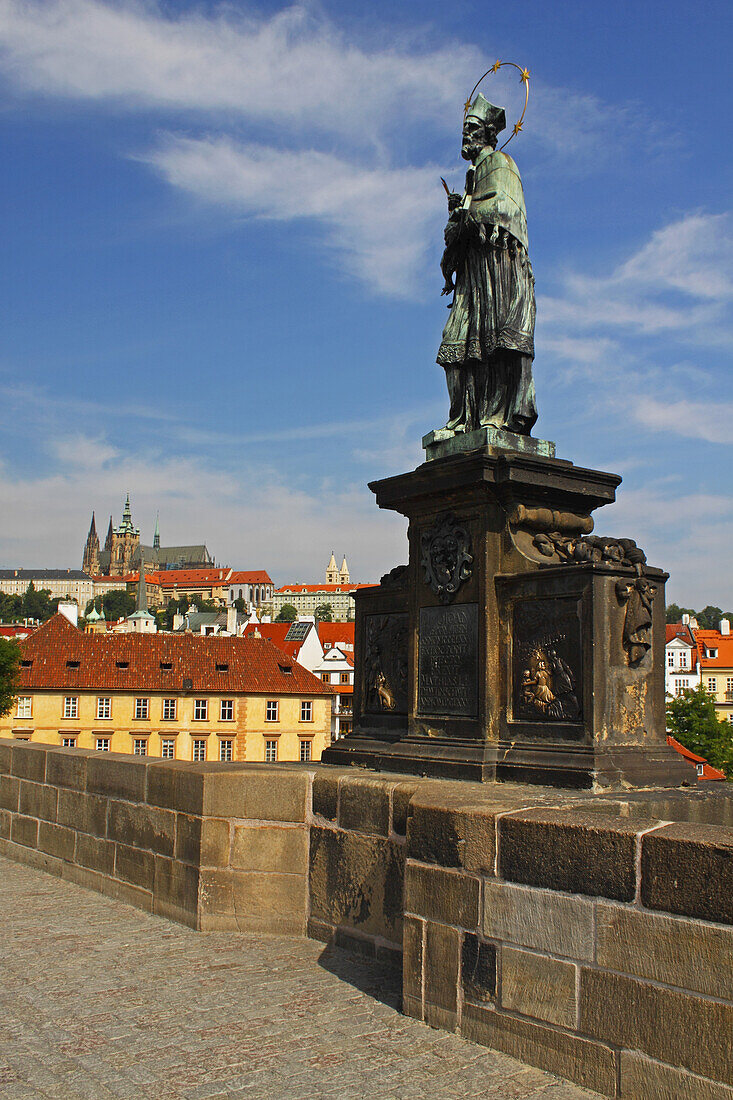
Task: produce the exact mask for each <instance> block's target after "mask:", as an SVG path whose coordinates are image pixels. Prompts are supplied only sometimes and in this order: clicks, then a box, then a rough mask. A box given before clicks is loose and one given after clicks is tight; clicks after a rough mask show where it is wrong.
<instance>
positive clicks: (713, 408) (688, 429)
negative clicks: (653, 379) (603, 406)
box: [631, 394, 733, 443]
mask: <svg viewBox="0 0 733 1100" xmlns="http://www.w3.org/2000/svg"><path fill="white" fill-rule="evenodd" d="M631 413H632V415H633V417H634V419H635V420H638V422H639V423H640V424H643V425H644V426H645V427H646V428H651V429H652V430H653V431H671V432H675V433H676V434H677V435H682V436H687V437H688V438H689V439H703V440H705V441H706V442H708V443H733V402H731V401H691V400H688V399H686V398H681V399H680V400H676V401H669V402H665V401H660V400H658V399H657V398H654V397H648V396H645V395H643V394H640V395H638V396H637V397H636V398H635V399H634V401H633V402H632V403H631Z"/></svg>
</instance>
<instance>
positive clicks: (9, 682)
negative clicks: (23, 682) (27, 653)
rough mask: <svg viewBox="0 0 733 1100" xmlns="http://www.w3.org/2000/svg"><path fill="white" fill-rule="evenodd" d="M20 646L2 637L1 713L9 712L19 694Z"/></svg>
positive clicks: (0, 645) (0, 673)
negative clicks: (17, 690)
mask: <svg viewBox="0 0 733 1100" xmlns="http://www.w3.org/2000/svg"><path fill="white" fill-rule="evenodd" d="M19 662H20V647H19V646H18V644H17V642H14V641H11V640H10V638H0V715H2V714H7V713H8V711H9V710H10V709H11V707H12V705H13V700H14V699H15V696H16V694H17V692H16V689H17V686H18V666H19Z"/></svg>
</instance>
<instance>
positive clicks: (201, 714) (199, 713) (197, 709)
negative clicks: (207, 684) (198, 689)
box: [193, 699, 209, 722]
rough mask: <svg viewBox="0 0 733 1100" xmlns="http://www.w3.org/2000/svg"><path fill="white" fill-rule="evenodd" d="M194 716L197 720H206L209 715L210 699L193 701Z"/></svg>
mask: <svg viewBox="0 0 733 1100" xmlns="http://www.w3.org/2000/svg"><path fill="white" fill-rule="evenodd" d="M193 717H194V720H195V721H196V722H205V721H206V719H207V718H208V717H209V700H208V699H194V701H193Z"/></svg>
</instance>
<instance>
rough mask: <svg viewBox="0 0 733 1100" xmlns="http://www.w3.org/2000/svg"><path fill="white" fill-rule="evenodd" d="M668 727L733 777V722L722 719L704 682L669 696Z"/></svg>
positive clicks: (688, 747)
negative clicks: (732, 724)
mask: <svg viewBox="0 0 733 1100" xmlns="http://www.w3.org/2000/svg"><path fill="white" fill-rule="evenodd" d="M667 731H668V732H669V733H671V734H672V736H673V737H675V738H676V739H677V740H678V741H679V742H680V744H682V745H684V746H685V748H686V749H690V751H691V752H694V753H697V755H698V756H704V757H705V759H706V760H707V762H708V764H712V766H713V767H714V768H720V770H721V771H722V772H725V774H726V776H727V778H728V779H733V741H732V740H731V728H730V723H728V722H720V721H719V720H718V717H717V715H716V713H715V704H714V702H713V700H712V699H711V697H710V696H709V695H708V693H707V691H706V690H705V688H704V687H703V686H702V684H700V685H699V686H698V687H696V688H695V689H694V691H693V690H692V689H691V688H688V689H687V691H683V692H682V694H681V695H677V696H675V697H674V698H668V699H667Z"/></svg>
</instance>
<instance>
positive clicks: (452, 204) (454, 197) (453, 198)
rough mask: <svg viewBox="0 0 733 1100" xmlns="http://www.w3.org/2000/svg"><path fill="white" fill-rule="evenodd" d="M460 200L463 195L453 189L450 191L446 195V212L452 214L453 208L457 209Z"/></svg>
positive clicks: (461, 200)
mask: <svg viewBox="0 0 733 1100" xmlns="http://www.w3.org/2000/svg"><path fill="white" fill-rule="evenodd" d="M462 202H463V195H459V194H457V192H455V191H453V192H451V194H450V195H449V196H448V213H449V214H452V213H453V211H454V210H457V209H458V207H459V206H460V205H461V203H462Z"/></svg>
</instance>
